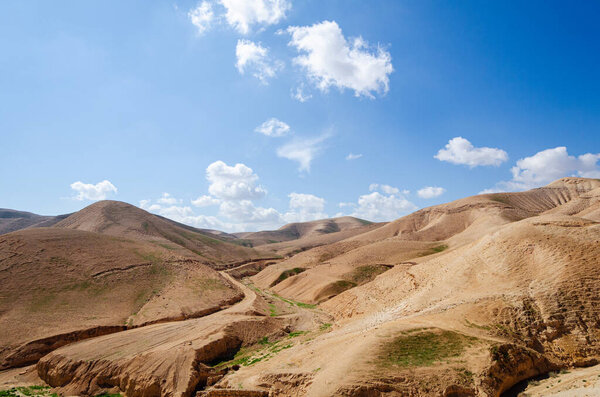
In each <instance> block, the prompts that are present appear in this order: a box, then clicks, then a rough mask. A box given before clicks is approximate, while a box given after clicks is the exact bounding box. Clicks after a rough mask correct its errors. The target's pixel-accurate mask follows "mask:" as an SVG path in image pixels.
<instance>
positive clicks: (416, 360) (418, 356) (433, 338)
mask: <svg viewBox="0 0 600 397" xmlns="http://www.w3.org/2000/svg"><path fill="white" fill-rule="evenodd" d="M476 341H477V338H473V337H470V336H466V335H463V334H460V333H457V332H453V331H446V330H421V329H417V330H411V331H406V332H402V333H401V335H400V336H398V337H396V338H395V339H394V340H392V341H391V342H390V343H388V344H386V345H384V346H383V350H382V352H381V354H380V361H381V363H382V364H383V365H385V366H398V367H427V366H431V365H433V364H434V363H436V362H439V361H441V360H444V359H448V358H452V357H458V356H460V355H461V354H462V353H463V352H464V350H465V349H466V348H467V347H469V346H471V345H472V344H474V343H475V342H476Z"/></svg>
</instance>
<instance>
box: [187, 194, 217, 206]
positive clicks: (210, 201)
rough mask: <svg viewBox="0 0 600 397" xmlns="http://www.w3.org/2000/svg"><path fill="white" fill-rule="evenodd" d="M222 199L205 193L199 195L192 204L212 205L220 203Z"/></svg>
mask: <svg viewBox="0 0 600 397" xmlns="http://www.w3.org/2000/svg"><path fill="white" fill-rule="evenodd" d="M220 203H221V200H219V199H216V198H214V197H211V196H208V195H203V196H200V197H198V198H197V199H196V200H192V204H193V205H194V206H196V207H210V206H211V205H218V204H220Z"/></svg>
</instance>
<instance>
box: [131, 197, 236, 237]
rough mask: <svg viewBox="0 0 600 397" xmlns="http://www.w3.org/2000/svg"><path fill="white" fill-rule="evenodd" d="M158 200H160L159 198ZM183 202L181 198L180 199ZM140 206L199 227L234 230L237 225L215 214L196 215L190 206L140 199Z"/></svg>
mask: <svg viewBox="0 0 600 397" xmlns="http://www.w3.org/2000/svg"><path fill="white" fill-rule="evenodd" d="M157 201H158V200H157ZM178 201H179V202H181V200H178ZM140 208H142V209H144V210H146V211H149V212H153V213H155V214H158V215H161V216H164V217H166V218H169V219H172V220H174V221H176V222H181V223H184V224H186V225H191V226H194V227H199V228H206V229H217V230H234V229H235V225H233V224H231V223H227V222H223V221H221V220H220V219H218V218H217V217H214V216H205V215H196V214H194V211H193V210H192V209H191V208H190V207H188V206H177V205H168V206H162V205H160V204H152V200H140Z"/></svg>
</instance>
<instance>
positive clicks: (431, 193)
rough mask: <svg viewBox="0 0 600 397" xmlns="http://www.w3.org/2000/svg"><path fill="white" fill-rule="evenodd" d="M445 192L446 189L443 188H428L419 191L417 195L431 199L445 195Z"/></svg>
mask: <svg viewBox="0 0 600 397" xmlns="http://www.w3.org/2000/svg"><path fill="white" fill-rule="evenodd" d="M445 191H446V189H444V188H443V187H436V186H427V187H424V188H423V189H419V190H418V191H417V195H418V196H419V197H421V198H424V199H430V198H434V197H438V196H441V195H442V194H444V192H445Z"/></svg>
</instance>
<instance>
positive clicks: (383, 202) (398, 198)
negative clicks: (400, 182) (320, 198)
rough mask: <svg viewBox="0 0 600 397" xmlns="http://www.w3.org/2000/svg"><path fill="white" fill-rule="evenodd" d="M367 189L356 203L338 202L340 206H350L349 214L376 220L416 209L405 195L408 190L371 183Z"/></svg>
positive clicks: (392, 217)
mask: <svg viewBox="0 0 600 397" xmlns="http://www.w3.org/2000/svg"><path fill="white" fill-rule="evenodd" d="M369 191H371V193H369V194H364V195H362V196H360V197H359V198H358V202H357V203H339V206H340V208H350V209H351V210H352V212H351V213H350V214H349V215H351V216H355V217H357V218H363V219H367V220H370V221H376V222H379V221H390V220H393V219H396V218H399V217H401V216H403V215H406V214H407V213H409V212H412V211H414V210H416V209H417V206H416V205H414V204H413V203H412V202H410V201H409V200H407V199H406V197H405V195H407V194H409V193H410V192H409V191H408V190H403V191H402V192H400V189H398V188H396V187H393V186H390V185H381V184H378V183H372V184H371V185H370V186H369ZM338 215H339V216H341V215H343V213H339V214H338Z"/></svg>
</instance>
